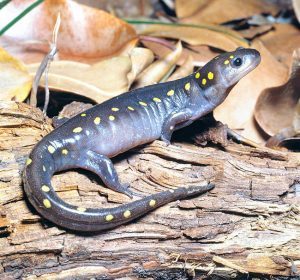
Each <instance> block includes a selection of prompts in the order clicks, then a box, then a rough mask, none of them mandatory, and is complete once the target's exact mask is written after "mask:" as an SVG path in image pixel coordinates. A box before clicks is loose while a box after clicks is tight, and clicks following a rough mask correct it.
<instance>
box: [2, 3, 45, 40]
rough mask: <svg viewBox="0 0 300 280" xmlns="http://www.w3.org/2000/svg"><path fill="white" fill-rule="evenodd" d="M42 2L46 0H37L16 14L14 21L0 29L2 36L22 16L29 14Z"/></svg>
mask: <svg viewBox="0 0 300 280" xmlns="http://www.w3.org/2000/svg"><path fill="white" fill-rule="evenodd" d="M42 2H44V0H37V1H35V2H34V3H32V4H31V5H30V6H29V7H28V8H26V9H25V10H24V11H23V12H21V13H20V14H19V15H18V16H16V17H15V18H14V19H13V20H12V21H10V22H9V23H8V24H7V25H5V26H4V27H3V28H2V29H1V30H0V36H1V35H3V34H4V33H5V32H6V31H7V30H8V29H9V28H11V27H12V26H13V25H14V24H15V23H17V22H18V21H19V20H20V19H21V18H23V17H24V16H25V15H27V14H28V13H29V12H30V11H31V10H33V9H34V8H35V7H36V6H38V5H39V4H41V3H42Z"/></svg>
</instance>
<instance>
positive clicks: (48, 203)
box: [43, 199, 51, 208]
mask: <svg viewBox="0 0 300 280" xmlns="http://www.w3.org/2000/svg"><path fill="white" fill-rule="evenodd" d="M43 204H44V206H45V207H46V208H51V202H50V201H49V199H44V200H43Z"/></svg>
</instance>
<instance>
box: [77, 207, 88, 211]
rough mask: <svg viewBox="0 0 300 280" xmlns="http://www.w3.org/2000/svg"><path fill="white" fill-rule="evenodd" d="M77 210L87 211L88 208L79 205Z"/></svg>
mask: <svg viewBox="0 0 300 280" xmlns="http://www.w3.org/2000/svg"><path fill="white" fill-rule="evenodd" d="M77 211H79V212H85V211H86V208H84V207H78V208H77Z"/></svg>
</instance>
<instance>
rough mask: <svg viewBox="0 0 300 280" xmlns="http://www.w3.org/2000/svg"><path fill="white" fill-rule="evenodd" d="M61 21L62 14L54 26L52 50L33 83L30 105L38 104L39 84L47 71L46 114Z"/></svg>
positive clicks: (44, 109) (45, 58)
mask: <svg viewBox="0 0 300 280" xmlns="http://www.w3.org/2000/svg"><path fill="white" fill-rule="evenodd" d="M60 22H61V20H60V14H58V16H57V20H56V23H55V26H54V30H53V35H52V43H51V50H50V52H49V53H48V54H47V55H46V56H45V57H44V59H43V60H42V62H41V64H40V66H39V68H38V70H37V72H36V74H35V77H34V79H33V84H32V90H31V96H30V105H31V106H36V105H37V90H38V86H39V83H40V80H41V77H42V75H43V73H44V72H45V104H44V108H43V112H44V114H46V111H47V108H48V104H49V96H50V92H49V87H48V72H49V67H50V62H51V61H53V59H54V56H55V54H56V52H57V47H56V45H57V36H58V30H59V27H60Z"/></svg>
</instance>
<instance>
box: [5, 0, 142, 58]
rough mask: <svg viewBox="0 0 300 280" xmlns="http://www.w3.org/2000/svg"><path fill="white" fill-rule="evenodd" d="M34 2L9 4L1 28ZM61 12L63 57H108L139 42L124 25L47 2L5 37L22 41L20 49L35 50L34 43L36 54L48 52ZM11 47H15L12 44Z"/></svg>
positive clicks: (62, 2)
mask: <svg viewBox="0 0 300 280" xmlns="http://www.w3.org/2000/svg"><path fill="white" fill-rule="evenodd" d="M33 2H34V0H25V1H12V2H10V3H9V4H8V5H7V6H5V7H4V8H3V9H2V10H0V28H1V27H3V26H4V25H5V24H7V23H8V22H9V21H10V20H11V19H12V18H14V17H15V16H17V15H18V14H19V13H20V12H21V11H23V10H24V9H25V8H26V7H28V5H30V4H32V3H33ZM59 12H60V14H61V18H62V19H61V27H60V32H59V36H58V49H59V50H60V56H61V57H64V58H71V57H82V58H94V57H97V58H99V57H103V56H109V55H112V54H115V53H116V52H118V51H119V50H120V49H121V48H123V47H124V46H125V45H126V44H127V43H129V42H130V41H132V40H133V39H135V38H136V33H135V30H134V29H133V27H131V26H130V25H129V24H127V23H125V22H124V21H122V20H120V19H118V18H116V17H114V16H112V15H111V14H108V13H106V12H104V11H101V10H98V9H94V8H91V7H88V6H84V5H80V4H78V3H76V2H74V1H71V0H55V1H51V0H46V1H45V2H43V3H42V4H41V5H39V6H37V7H36V8H35V9H34V10H32V11H31V12H30V13H29V14H28V15H26V16H25V17H23V18H22V19H21V20H20V21H19V22H18V23H16V24H15V25H14V26H13V27H12V28H10V29H9V30H8V31H7V32H6V33H5V35H6V36H8V37H9V38H10V40H12V41H16V40H17V41H19V46H22V45H23V46H25V47H27V48H28V47H30V46H31V47H32V45H33V43H34V41H35V43H37V42H39V44H34V45H33V47H34V48H35V51H37V50H42V51H45V48H46V49H47V45H45V43H46V44H47V42H50V41H51V36H52V30H53V27H54V25H55V21H56V17H57V14H58V13H59ZM41 43H43V44H41ZM10 46H11V47H14V46H13V45H12V44H10ZM21 50H22V48H21ZM48 50H49V49H47V50H46V52H47V51H48ZM19 51H20V50H19ZM23 52H25V50H24V49H23ZM21 53H22V51H21ZM23 54H24V53H23Z"/></svg>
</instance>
